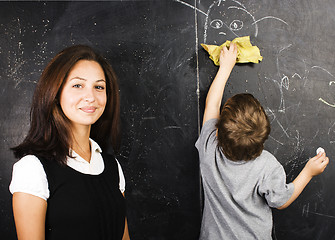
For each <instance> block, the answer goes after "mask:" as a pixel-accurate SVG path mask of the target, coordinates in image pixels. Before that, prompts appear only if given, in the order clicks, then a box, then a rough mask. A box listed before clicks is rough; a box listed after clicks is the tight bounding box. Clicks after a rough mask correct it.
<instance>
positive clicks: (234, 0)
mask: <svg viewBox="0 0 335 240" xmlns="http://www.w3.org/2000/svg"><path fill="white" fill-rule="evenodd" d="M233 2H235V3H237V4H238V5H240V6H242V7H244V8H246V7H245V6H244V5H243V4H242V3H240V2H239V1H236V0H233Z"/></svg>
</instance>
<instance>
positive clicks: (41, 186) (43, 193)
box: [9, 155, 50, 200]
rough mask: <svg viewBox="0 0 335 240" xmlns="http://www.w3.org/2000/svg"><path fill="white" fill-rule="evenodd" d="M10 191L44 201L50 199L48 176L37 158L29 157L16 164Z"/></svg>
mask: <svg viewBox="0 0 335 240" xmlns="http://www.w3.org/2000/svg"><path fill="white" fill-rule="evenodd" d="M9 191H10V192H11V193H12V194H13V193H15V192H23V193H28V194H32V195H34V196H37V197H40V198H42V199H44V200H47V199H48V198H49V195H50V193H49V186H48V180H47V176H46V174H45V172H44V168H43V165H42V163H41V162H40V160H39V159H38V158H37V157H35V156H33V155H27V156H24V157H23V158H21V159H20V160H19V161H17V162H16V163H15V164H14V166H13V173H12V181H11V183H10V185H9Z"/></svg>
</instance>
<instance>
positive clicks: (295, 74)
mask: <svg viewBox="0 0 335 240" xmlns="http://www.w3.org/2000/svg"><path fill="white" fill-rule="evenodd" d="M295 76H297V77H298V78H300V79H301V76H300V75H299V74H298V73H294V74H293V75H292V78H294V77H295Z"/></svg>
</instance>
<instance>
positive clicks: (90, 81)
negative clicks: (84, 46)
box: [60, 60, 107, 127]
mask: <svg viewBox="0 0 335 240" xmlns="http://www.w3.org/2000/svg"><path fill="white" fill-rule="evenodd" d="M106 101H107V95H106V79H105V74H104V71H103V69H102V68H101V66H100V64H99V63H97V62H95V61H88V60H80V61H78V62H77V63H76V64H75V65H74V66H73V68H72V70H71V71H70V73H69V75H68V77H67V78H66V80H65V84H64V87H63V89H62V92H61V94H60V106H61V108H62V110H63V112H64V114H65V116H66V117H67V118H68V119H69V120H70V121H71V123H72V125H73V126H74V127H75V126H80V125H81V126H90V125H92V124H94V123H95V122H96V121H97V120H98V119H99V118H100V116H101V115H102V113H103V112H104V109H105V106H106Z"/></svg>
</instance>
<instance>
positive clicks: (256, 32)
mask: <svg viewBox="0 0 335 240" xmlns="http://www.w3.org/2000/svg"><path fill="white" fill-rule="evenodd" d="M231 8H235V9H238V10H242V11H244V12H246V13H247V14H248V15H249V16H250V17H251V18H252V20H253V21H254V22H253V23H252V25H253V24H254V23H255V22H256V20H255V17H254V16H253V15H252V14H251V13H250V12H248V11H247V10H246V9H245V8H240V7H236V6H230V7H228V9H231ZM257 35H258V25H257V24H256V25H255V37H257Z"/></svg>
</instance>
